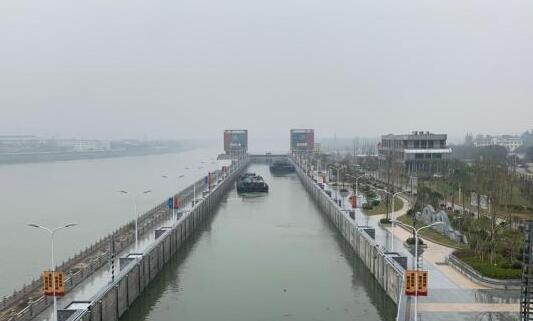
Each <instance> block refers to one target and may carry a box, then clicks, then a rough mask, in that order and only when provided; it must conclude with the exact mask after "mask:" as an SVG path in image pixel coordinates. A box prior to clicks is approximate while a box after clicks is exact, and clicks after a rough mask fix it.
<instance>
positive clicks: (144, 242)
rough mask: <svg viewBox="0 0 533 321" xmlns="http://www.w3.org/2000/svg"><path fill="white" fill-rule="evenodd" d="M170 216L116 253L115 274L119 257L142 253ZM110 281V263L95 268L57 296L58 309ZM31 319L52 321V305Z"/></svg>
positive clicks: (186, 206)
mask: <svg viewBox="0 0 533 321" xmlns="http://www.w3.org/2000/svg"><path fill="white" fill-rule="evenodd" d="M191 203H192V202H188V203H187V204H185V208H187V209H189V208H190V207H191ZM184 216H185V215H182V216H181V217H180V218H179V219H178V220H177V221H176V222H179V221H180V220H182V219H183V218H184ZM172 222H173V220H172V218H170V219H168V220H165V221H163V222H161V223H159V224H157V225H155V226H154V227H153V228H152V231H151V232H147V233H145V234H144V235H140V237H139V245H138V248H137V249H136V248H135V244H131V245H130V246H128V247H126V248H125V249H124V250H123V251H121V252H119V253H117V256H116V258H115V275H117V274H118V273H119V271H120V265H119V259H120V258H121V257H125V256H126V255H128V254H130V253H138V252H140V253H142V252H143V251H144V250H145V249H147V248H148V247H149V246H150V245H151V244H152V243H153V242H154V241H155V233H154V231H155V230H157V229H159V228H161V227H164V226H171V225H172ZM110 282H111V270H110V264H109V263H108V264H106V265H104V266H103V267H101V268H100V269H98V270H96V271H95V272H94V273H93V274H92V275H91V276H89V277H88V278H87V279H85V280H84V281H83V282H82V283H80V284H79V285H78V286H76V287H75V288H73V289H72V290H71V291H69V292H68V293H67V294H66V295H65V296H64V297H61V298H58V301H57V307H58V309H63V308H65V306H66V305H68V304H69V303H71V302H72V301H90V299H91V298H92V297H93V296H94V295H96V294H97V293H98V291H100V290H101V289H102V288H103V287H104V286H106V285H107V284H109V283H110ZM32 320H36V321H52V320H53V305H51V306H49V307H48V308H47V309H46V310H44V311H43V312H41V313H39V314H38V315H36V316H35V317H34V318H33V319H32Z"/></svg>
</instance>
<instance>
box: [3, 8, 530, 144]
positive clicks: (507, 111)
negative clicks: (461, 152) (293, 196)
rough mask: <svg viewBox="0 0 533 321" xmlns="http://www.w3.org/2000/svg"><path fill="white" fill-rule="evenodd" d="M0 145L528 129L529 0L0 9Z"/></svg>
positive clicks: (453, 134) (497, 132)
mask: <svg viewBox="0 0 533 321" xmlns="http://www.w3.org/2000/svg"><path fill="white" fill-rule="evenodd" d="M0 44H1V45H0V135H14V134H35V135H40V136H55V137H92V138H171V139H181V138H213V137H219V136H221V135H222V130H223V129H227V128H247V129H249V132H250V136H255V137H265V138H269V137H271V138H278V139H279V138H284V137H287V136H288V132H289V129H290V128H314V129H315V131H316V133H317V135H318V136H319V137H320V136H322V137H328V136H329V137H331V136H334V135H336V136H338V137H353V136H366V137H373V136H378V135H381V134H386V133H405V132H410V131H412V130H429V131H432V132H439V133H448V134H449V135H450V136H456V137H461V136H464V134H465V133H466V132H474V133H490V134H503V133H521V132H523V131H525V130H529V129H533V106H532V105H533V2H532V1H530V0H524V1H515V0H506V1H501V0H446V1H441V0H439V1H431V0H429V1H428V0H409V1H397V0H375V1H359V0H331V1H323V0H321V1H318V0H268V1H251V0H216V1H215V0H151V1H141V0H128V1H125V0H114V1H109V0H89V1H71V0H40V1H27V0H2V1H1V2H0Z"/></svg>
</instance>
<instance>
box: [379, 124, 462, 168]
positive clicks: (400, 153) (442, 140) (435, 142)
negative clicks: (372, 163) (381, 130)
mask: <svg viewBox="0 0 533 321" xmlns="http://www.w3.org/2000/svg"><path fill="white" fill-rule="evenodd" d="M446 140H447V135H446V134H433V133H430V132H428V131H426V132H424V131H414V132H412V133H411V134H406V135H393V134H388V135H383V136H381V142H380V143H379V144H378V157H379V162H380V167H384V166H387V164H390V163H400V164H402V165H403V167H404V170H405V171H406V172H407V174H408V175H418V174H432V173H435V172H436V171H438V170H439V168H440V166H439V165H440V164H441V163H442V162H441V161H443V160H446V159H448V158H449V156H450V154H451V151H452V150H451V148H449V147H448V146H447V143H446Z"/></svg>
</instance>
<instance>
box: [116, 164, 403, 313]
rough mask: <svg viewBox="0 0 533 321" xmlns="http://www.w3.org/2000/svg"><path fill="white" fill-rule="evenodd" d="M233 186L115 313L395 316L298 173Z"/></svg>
mask: <svg viewBox="0 0 533 321" xmlns="http://www.w3.org/2000/svg"><path fill="white" fill-rule="evenodd" d="M248 171H249V172H255V173H257V174H260V175H262V176H263V177H264V178H265V180H266V181H267V183H269V184H270V192H269V193H268V194H267V195H261V196H255V197H252V196H239V195H237V193H236V190H235V189H233V190H232V191H231V192H230V193H229V194H228V195H227V197H226V199H225V200H224V201H223V202H222V204H221V205H220V207H219V208H218V210H217V211H216V213H215V214H214V215H213V216H212V217H211V218H210V219H209V220H208V221H207V222H206V223H205V224H204V226H203V227H201V228H200V230H199V231H198V233H197V234H196V235H195V236H194V237H193V238H192V239H191V240H190V242H188V243H187V244H186V245H185V247H184V248H182V250H181V251H180V254H179V255H177V256H176V257H175V258H174V259H173V260H172V261H171V263H170V264H169V265H168V266H167V267H166V268H165V269H164V271H163V272H162V273H161V274H159V275H158V277H157V278H156V279H155V281H154V282H153V283H152V284H151V285H150V286H149V287H148V288H147V289H146V290H145V292H144V293H143V294H142V295H141V297H140V299H138V300H137V301H136V303H135V304H134V305H133V306H132V307H130V309H129V310H128V312H126V314H125V315H124V316H123V317H122V319H121V320H122V321H144V320H146V321H165V320H169V321H170V320H187V321H205V320H218V321H253V320H257V321H263V320H264V321H272V320H302V321H308V320H328V321H336V320H339V321H340V320H365V321H374V320H386V321H389V320H394V316H395V308H394V304H393V303H392V301H390V300H389V299H388V298H386V295H385V293H384V292H383V291H382V290H381V289H380V287H379V285H378V284H377V282H375V281H374V280H373V278H372V276H371V275H370V273H369V272H368V271H367V270H366V269H365V268H364V267H363V264H362V262H360V261H359V260H358V259H357V258H356V257H355V256H354V255H353V254H352V251H351V250H350V249H349V247H348V246H347V244H346V243H345V242H344V240H343V239H342V238H341V237H340V236H339V234H338V232H337V231H336V230H335V229H334V227H333V226H332V225H331V224H330V223H329V221H327V220H326V218H325V217H324V216H322V215H321V214H320V212H319V211H318V209H317V208H316V207H315V206H314V204H313V203H312V202H311V199H310V198H309V197H308V195H307V193H306V191H305V190H304V188H303V186H302V185H301V183H300V181H299V179H298V177H297V176H296V175H289V176H285V177H273V176H272V175H270V173H269V170H268V167H267V166H266V165H252V166H251V167H250V168H249V169H248Z"/></svg>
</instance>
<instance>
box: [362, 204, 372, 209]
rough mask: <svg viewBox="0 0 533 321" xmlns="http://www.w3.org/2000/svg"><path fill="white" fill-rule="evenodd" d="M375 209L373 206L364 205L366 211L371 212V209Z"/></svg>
mask: <svg viewBox="0 0 533 321" xmlns="http://www.w3.org/2000/svg"><path fill="white" fill-rule="evenodd" d="M373 208H374V207H373V206H372V204H370V203H364V204H363V209H364V210H371V209H373Z"/></svg>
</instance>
